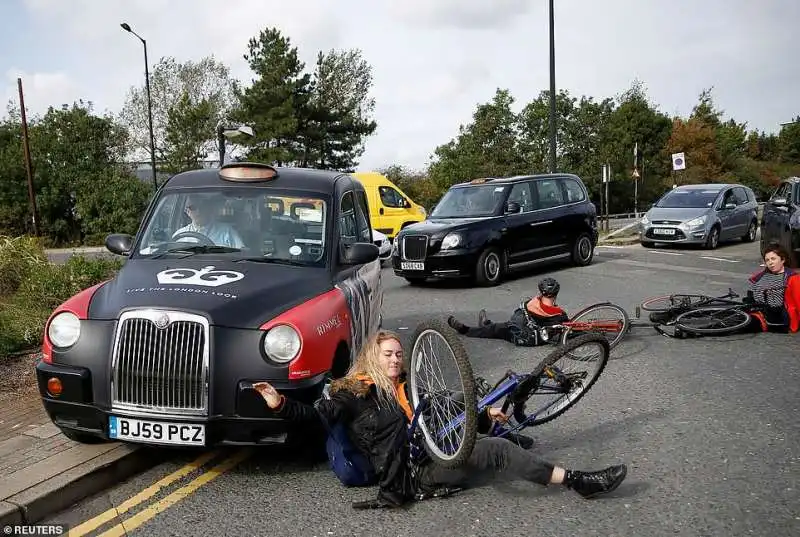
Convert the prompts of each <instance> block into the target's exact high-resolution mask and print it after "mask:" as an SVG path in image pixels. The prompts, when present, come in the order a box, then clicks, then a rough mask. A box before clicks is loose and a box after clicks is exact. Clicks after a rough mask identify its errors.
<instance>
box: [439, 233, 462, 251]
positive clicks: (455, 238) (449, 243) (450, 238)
mask: <svg viewBox="0 0 800 537" xmlns="http://www.w3.org/2000/svg"><path fill="white" fill-rule="evenodd" d="M461 243H462V239H461V235H459V234H458V233H448V234H447V235H445V237H444V239H442V250H449V249H451V248H455V247H456V246H459V245H460V244H461Z"/></svg>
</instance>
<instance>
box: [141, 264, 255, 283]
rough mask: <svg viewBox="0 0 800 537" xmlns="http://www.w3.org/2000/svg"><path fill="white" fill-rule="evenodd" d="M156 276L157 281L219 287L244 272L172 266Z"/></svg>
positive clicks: (235, 279) (210, 267)
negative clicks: (172, 267)
mask: <svg viewBox="0 0 800 537" xmlns="http://www.w3.org/2000/svg"><path fill="white" fill-rule="evenodd" d="M156 277H157V278H158V283H160V284H162V285H164V284H177V285H200V286H203V287H219V286H221V285H226V284H229V283H233V282H237V281H239V280H241V279H242V278H244V274H242V273H241V272H236V271H234V270H214V267H213V266H208V267H203V268H202V269H200V270H195V269H191V268H174V269H167V270H162V271H161V272H159V273H158V274H157V275H156Z"/></svg>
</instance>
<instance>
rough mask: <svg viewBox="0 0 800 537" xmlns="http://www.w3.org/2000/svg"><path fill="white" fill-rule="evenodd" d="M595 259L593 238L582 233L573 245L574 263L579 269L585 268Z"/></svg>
mask: <svg viewBox="0 0 800 537" xmlns="http://www.w3.org/2000/svg"><path fill="white" fill-rule="evenodd" d="M593 257H594V248H593V247H592V238H591V237H590V236H589V234H588V233H581V234H580V235H578V238H577V239H575V243H574V244H573V245H572V262H573V263H574V264H575V265H577V266H579V267H585V266H586V265H588V264H589V263H591V262H592V258H593Z"/></svg>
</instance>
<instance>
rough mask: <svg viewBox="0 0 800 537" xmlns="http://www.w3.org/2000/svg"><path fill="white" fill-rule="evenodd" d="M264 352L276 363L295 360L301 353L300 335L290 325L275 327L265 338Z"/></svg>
mask: <svg viewBox="0 0 800 537" xmlns="http://www.w3.org/2000/svg"><path fill="white" fill-rule="evenodd" d="M264 352H266V353H267V356H269V357H270V358H272V359H273V360H275V361H276V362H281V363H285V362H289V361H291V360H294V359H295V358H296V357H297V355H298V353H299V352H300V334H298V333H297V330H295V329H294V328H292V327H291V326H289V325H288V324H279V325H277V326H273V327H272V328H270V329H269V331H268V332H267V335H266V337H265V338H264Z"/></svg>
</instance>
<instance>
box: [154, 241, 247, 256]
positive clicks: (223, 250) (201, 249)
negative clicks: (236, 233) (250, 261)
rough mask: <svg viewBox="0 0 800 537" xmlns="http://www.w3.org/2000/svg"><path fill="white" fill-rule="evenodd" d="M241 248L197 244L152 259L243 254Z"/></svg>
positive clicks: (170, 250) (165, 252) (174, 249)
mask: <svg viewBox="0 0 800 537" xmlns="http://www.w3.org/2000/svg"><path fill="white" fill-rule="evenodd" d="M241 251H242V250H241V248H233V247H231V246H216V245H215V246H208V245H205V244H196V245H194V246H180V247H178V248H170V249H169V250H165V251H163V252H161V253H160V254H156V255H154V256H153V257H152V259H158V258H159V257H162V256H164V255H167V254H175V253H188V254H190V255H193V254H228V253H231V252H241Z"/></svg>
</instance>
